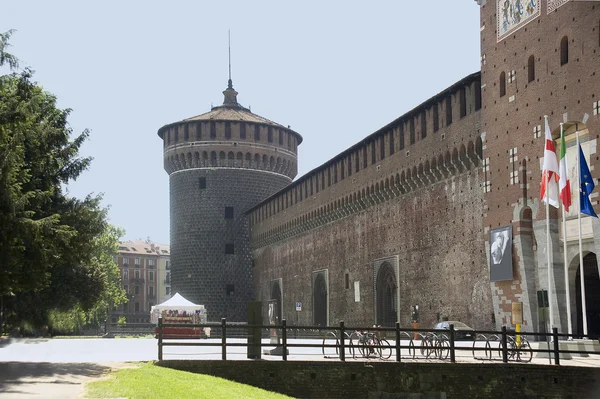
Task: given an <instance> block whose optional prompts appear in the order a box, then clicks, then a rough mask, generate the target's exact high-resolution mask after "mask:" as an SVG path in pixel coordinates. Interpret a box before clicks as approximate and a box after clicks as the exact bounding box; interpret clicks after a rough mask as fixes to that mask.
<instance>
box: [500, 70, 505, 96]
mask: <svg viewBox="0 0 600 399" xmlns="http://www.w3.org/2000/svg"><path fill="white" fill-rule="evenodd" d="M499 84H500V97H504V96H505V95H506V72H502V73H500V82H499Z"/></svg>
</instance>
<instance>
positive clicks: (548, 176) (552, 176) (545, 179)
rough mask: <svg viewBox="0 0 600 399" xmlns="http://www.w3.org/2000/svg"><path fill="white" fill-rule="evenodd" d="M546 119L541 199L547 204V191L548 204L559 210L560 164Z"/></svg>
mask: <svg viewBox="0 0 600 399" xmlns="http://www.w3.org/2000/svg"><path fill="white" fill-rule="evenodd" d="M545 118H546V142H545V144H544V145H545V147H544V166H543V167H542V188H541V190H540V199H541V200H542V201H543V202H544V203H545V202H546V191H548V203H549V204H550V205H552V206H553V207H555V208H558V187H557V185H556V183H557V182H558V176H559V174H558V163H557V162H556V148H555V146H554V140H552V133H551V132H550V125H549V124H548V117H545Z"/></svg>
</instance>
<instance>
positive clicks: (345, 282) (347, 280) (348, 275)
mask: <svg viewBox="0 0 600 399" xmlns="http://www.w3.org/2000/svg"><path fill="white" fill-rule="evenodd" d="M344 285H345V287H346V289H350V274H348V273H346V274H345V275H344Z"/></svg>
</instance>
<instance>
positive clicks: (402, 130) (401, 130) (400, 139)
mask: <svg viewBox="0 0 600 399" xmlns="http://www.w3.org/2000/svg"><path fill="white" fill-rule="evenodd" d="M399 129H400V133H399V138H398V141H400V143H399V145H400V151H402V150H403V149H404V124H401V125H400V126H399Z"/></svg>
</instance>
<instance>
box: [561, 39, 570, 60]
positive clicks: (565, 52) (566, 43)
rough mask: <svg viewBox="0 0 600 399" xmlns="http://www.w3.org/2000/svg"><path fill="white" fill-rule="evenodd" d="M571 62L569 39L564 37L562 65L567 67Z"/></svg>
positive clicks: (562, 40)
mask: <svg viewBox="0 0 600 399" xmlns="http://www.w3.org/2000/svg"><path fill="white" fill-rule="evenodd" d="M568 62H569V38H568V37H566V36H565V37H563V38H562V39H561V41H560V65H565V64H567V63H568Z"/></svg>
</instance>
